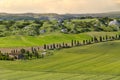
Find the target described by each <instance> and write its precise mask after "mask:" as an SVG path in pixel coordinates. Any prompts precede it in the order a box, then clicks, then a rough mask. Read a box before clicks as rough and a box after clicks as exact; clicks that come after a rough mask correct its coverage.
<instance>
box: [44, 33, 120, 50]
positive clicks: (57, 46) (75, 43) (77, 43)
mask: <svg viewBox="0 0 120 80" xmlns="http://www.w3.org/2000/svg"><path fill="white" fill-rule="evenodd" d="M113 40H120V35H115V36H108V35H106V36H99V37H96V36H94V37H92V38H91V39H87V40H83V41H82V42H80V41H78V40H71V43H64V42H63V43H62V44H60V43H59V44H55V43H54V44H51V45H47V44H44V47H43V48H44V49H45V50H54V49H61V48H71V47H75V46H83V45H89V44H93V43H99V42H106V41H113Z"/></svg>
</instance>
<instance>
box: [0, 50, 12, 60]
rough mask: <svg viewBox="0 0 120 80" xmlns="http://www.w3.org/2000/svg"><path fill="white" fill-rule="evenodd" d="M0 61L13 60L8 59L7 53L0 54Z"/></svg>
mask: <svg viewBox="0 0 120 80" xmlns="http://www.w3.org/2000/svg"><path fill="white" fill-rule="evenodd" d="M0 60H14V58H12V57H9V54H8V53H4V54H3V53H1V52H0Z"/></svg>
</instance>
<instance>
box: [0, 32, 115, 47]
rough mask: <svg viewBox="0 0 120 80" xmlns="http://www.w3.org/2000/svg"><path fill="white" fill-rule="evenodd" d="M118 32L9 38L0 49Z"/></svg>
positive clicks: (3, 41) (1, 42)
mask: <svg viewBox="0 0 120 80" xmlns="http://www.w3.org/2000/svg"><path fill="white" fill-rule="evenodd" d="M116 33H117V32H89V33H81V34H61V33H52V34H46V35H40V36H38V37H37V36H34V37H32V36H8V37H2V38H0V47H23V46H24V47H27V46H41V45H43V44H45V43H47V44H50V43H53V42H54V43H59V42H63V41H64V42H70V41H71V40H72V39H75V40H80V41H81V40H84V39H88V38H90V36H93V35H95V36H98V35H106V34H107V35H113V34H116Z"/></svg>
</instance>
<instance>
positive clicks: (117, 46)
mask: <svg viewBox="0 0 120 80" xmlns="http://www.w3.org/2000/svg"><path fill="white" fill-rule="evenodd" d="M0 80H120V41H112V42H103V43H97V44H92V45H86V46H80V47H74V48H70V49H61V50H55V51H54V55H52V56H47V57H45V58H43V59H37V60H22V61H21V60H18V61H0Z"/></svg>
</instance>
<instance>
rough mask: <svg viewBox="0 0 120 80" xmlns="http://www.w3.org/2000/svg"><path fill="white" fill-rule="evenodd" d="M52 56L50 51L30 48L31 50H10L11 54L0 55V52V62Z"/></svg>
mask: <svg viewBox="0 0 120 80" xmlns="http://www.w3.org/2000/svg"><path fill="white" fill-rule="evenodd" d="M50 55H53V53H52V52H50V51H40V50H37V49H36V48H33V47H32V48H31V50H26V49H20V50H12V51H11V53H1V52H0V60H12V61H13V60H16V59H18V60H19V59H20V60H31V59H39V58H44V57H45V56H50Z"/></svg>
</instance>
